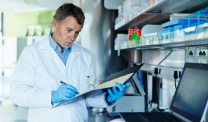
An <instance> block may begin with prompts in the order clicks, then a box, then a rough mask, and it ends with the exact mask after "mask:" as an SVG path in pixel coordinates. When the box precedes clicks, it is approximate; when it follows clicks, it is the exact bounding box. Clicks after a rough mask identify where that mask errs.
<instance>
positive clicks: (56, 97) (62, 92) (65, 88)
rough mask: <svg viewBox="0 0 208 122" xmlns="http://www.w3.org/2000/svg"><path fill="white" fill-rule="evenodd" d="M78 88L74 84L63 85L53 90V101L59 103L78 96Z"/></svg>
mask: <svg viewBox="0 0 208 122" xmlns="http://www.w3.org/2000/svg"><path fill="white" fill-rule="evenodd" d="M75 92H77V89H76V88H75V87H74V86H72V85H66V84H64V85H61V86H60V87H59V88H58V89H57V90H56V91H53V92H52V95H51V102H52V103H58V102H62V101H64V100H68V99H70V98H72V97H75V96H76V93H75Z"/></svg>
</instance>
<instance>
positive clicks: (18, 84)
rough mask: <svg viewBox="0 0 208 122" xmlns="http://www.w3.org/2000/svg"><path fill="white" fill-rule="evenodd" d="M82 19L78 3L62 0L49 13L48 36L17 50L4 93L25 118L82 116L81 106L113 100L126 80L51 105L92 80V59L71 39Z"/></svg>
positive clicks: (72, 121) (77, 121)
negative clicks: (8, 92)
mask: <svg viewBox="0 0 208 122" xmlns="http://www.w3.org/2000/svg"><path fill="white" fill-rule="evenodd" d="M84 19H85V17H84V14H83V12H82V10H81V9H80V8H79V7H77V6H75V5H73V4H63V5H62V6H60V7H59V8H58V10H57V11H56V13H55V16H54V20H53V23H52V24H53V28H54V32H53V33H52V34H51V36H49V38H48V39H47V40H43V41H40V42H38V43H35V44H33V45H29V46H27V47H25V49H24V50H23V51H22V54H21V56H20V58H19V61H18V63H17V66H16V69H15V72H14V74H13V76H12V78H11V95H10V96H11V100H12V101H13V103H15V104H17V105H19V106H23V107H28V108H29V112H28V122H83V121H87V120H88V112H87V107H97V108H101V107H102V108H104V107H110V106H112V105H114V103H115V101H116V100H117V99H119V98H121V97H122V96H123V94H124V93H125V89H126V88H127V87H128V86H129V85H130V84H126V85H123V84H119V83H116V86H117V87H118V89H117V88H116V87H113V88H112V89H108V92H107V93H102V94H99V95H96V96H93V97H88V98H86V99H82V100H80V101H78V102H74V103H70V104H67V105H63V106H60V107H56V108H53V109H51V107H52V106H53V105H54V104H57V103H60V102H62V101H64V100H68V99H70V98H73V97H74V96H76V94H77V93H78V92H79V93H84V92H86V91H88V90H90V89H92V88H93V87H92V86H93V85H91V84H94V85H97V82H96V76H95V71H94V67H93V64H92V58H91V57H90V55H89V53H88V52H87V50H85V49H84V48H82V47H80V46H79V45H76V44H74V43H73V42H74V41H75V39H76V38H77V36H78V35H79V32H80V31H81V29H82V27H83V24H84ZM60 81H61V82H60ZM61 83H62V84H61Z"/></svg>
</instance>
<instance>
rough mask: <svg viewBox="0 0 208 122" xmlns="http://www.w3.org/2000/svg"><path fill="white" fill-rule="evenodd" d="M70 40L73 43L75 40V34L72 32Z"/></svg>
mask: <svg viewBox="0 0 208 122" xmlns="http://www.w3.org/2000/svg"><path fill="white" fill-rule="evenodd" d="M70 39H71V40H73V41H74V40H75V39H76V33H75V32H72V33H71V34H70Z"/></svg>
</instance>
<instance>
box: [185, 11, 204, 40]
mask: <svg viewBox="0 0 208 122" xmlns="http://www.w3.org/2000/svg"><path fill="white" fill-rule="evenodd" d="M186 18H187V19H188V24H187V26H185V28H184V29H183V30H184V37H185V38H184V39H185V40H195V39H197V38H201V36H199V37H197V36H198V34H199V33H201V32H202V31H200V32H199V30H201V29H199V28H204V26H206V23H207V22H208V7H207V8H205V9H203V10H200V11H197V12H195V13H192V14H189V15H188V16H186ZM193 19H194V20H195V22H191V20H193ZM205 28H206V27H205ZM202 30H203V29H202ZM202 33H204V32H202ZM202 38H203V37H202Z"/></svg>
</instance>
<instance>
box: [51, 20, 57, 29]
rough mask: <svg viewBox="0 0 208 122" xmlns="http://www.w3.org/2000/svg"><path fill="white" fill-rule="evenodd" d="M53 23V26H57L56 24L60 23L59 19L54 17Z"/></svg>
mask: <svg viewBox="0 0 208 122" xmlns="http://www.w3.org/2000/svg"><path fill="white" fill-rule="evenodd" d="M52 24H53V28H56V26H57V24H58V21H57V20H55V19H54V20H53V22H52Z"/></svg>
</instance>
